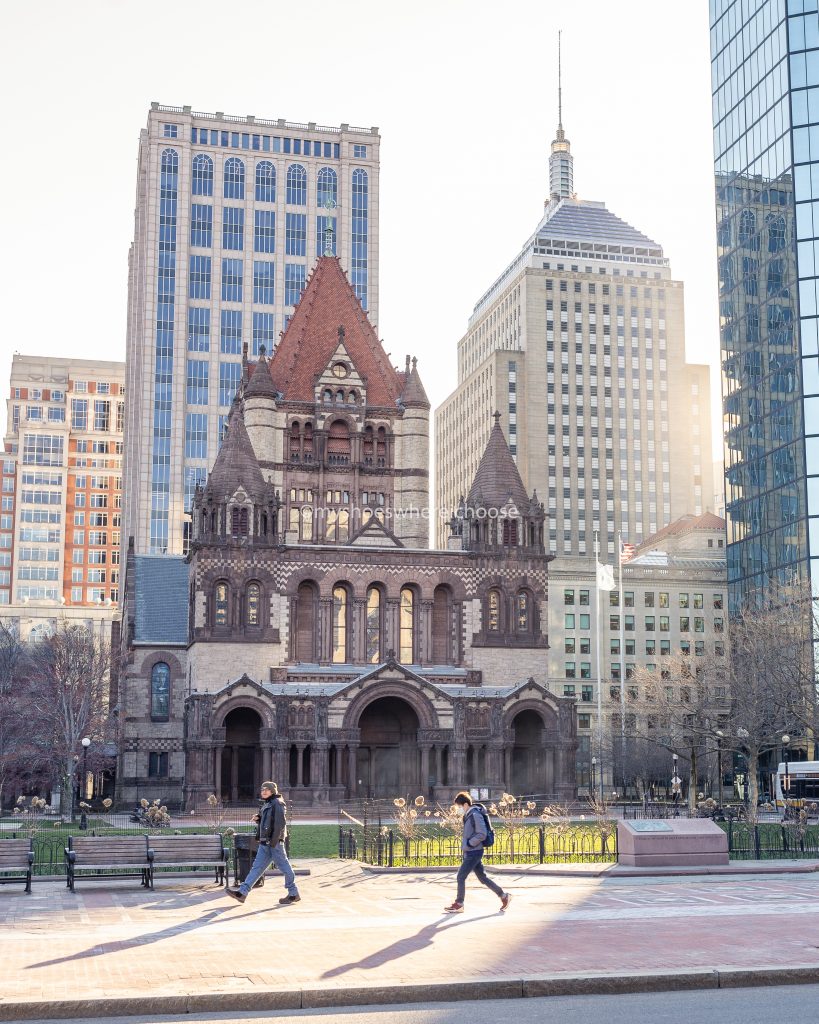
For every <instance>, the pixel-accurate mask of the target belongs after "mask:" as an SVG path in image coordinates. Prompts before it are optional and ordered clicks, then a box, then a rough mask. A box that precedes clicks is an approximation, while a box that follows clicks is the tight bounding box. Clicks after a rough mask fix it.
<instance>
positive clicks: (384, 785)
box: [356, 697, 421, 797]
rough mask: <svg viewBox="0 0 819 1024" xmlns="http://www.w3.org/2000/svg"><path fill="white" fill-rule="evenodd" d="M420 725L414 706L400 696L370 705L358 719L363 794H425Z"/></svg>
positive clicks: (361, 789) (360, 784) (357, 768)
mask: <svg viewBox="0 0 819 1024" xmlns="http://www.w3.org/2000/svg"><path fill="white" fill-rule="evenodd" d="M419 724H420V723H419V721H418V715H417V714H416V713H415V711H414V709H413V708H412V706H411V705H410V704H408V703H407V701H405V700H401V698H400V697H381V698H379V699H378V700H374V701H373V702H372V704H368V705H367V707H366V708H365V709H364V711H363V712H362V713H361V717H360V718H359V720H358V728H359V729H360V730H361V739H360V742H359V747H358V752H357V758H356V771H357V774H358V779H357V781H358V783H359V786H358V792H359V795H361V796H381V797H386V796H405V795H407V794H410V795H414V794H416V793H420V792H421V787H420V777H421V770H420V769H421V765H420V752H419V749H418V728H419Z"/></svg>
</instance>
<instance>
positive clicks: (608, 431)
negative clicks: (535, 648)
mask: <svg viewBox="0 0 819 1024" xmlns="http://www.w3.org/2000/svg"><path fill="white" fill-rule="evenodd" d="M572 188H573V167H572V156H571V152H570V147H569V142H568V140H567V139H566V137H565V134H564V132H563V126H562V123H561V124H560V126H559V128H558V133H557V137H556V139H555V141H554V142H553V143H552V156H551V159H550V193H551V195H550V199H549V201H548V202H547V204H546V209H545V213H544V216H543V219H542V220H541V222H540V224H539V225H538V227H537V229H536V231H535V232H534V233H533V234H532V236H531V237H530V238H529V240H528V241H527V242H526V244H525V245H524V246H523V248H522V250H521V251H520V253H519V254H518V255H517V256H516V257H515V259H514V260H513V261H512V262H511V263H510V264H509V266H508V267H507V268H506V270H504V272H503V273H502V274H501V275H500V277H499V278H498V279H497V280H496V281H495V282H494V283H493V284H492V286H491V287H490V288H489V289H488V290H487V291H486V292H485V294H484V295H483V296H482V297H481V298H480V299H479V300H478V302H477V304H476V306H475V308H474V310H473V312H472V316H471V317H470V320H469V327H468V330H467V333H466V334H465V335H464V337H463V338H462V339H461V340H460V342H459V343H458V386H457V388H456V390H455V391H454V392H453V393H452V394H451V395H450V396H449V398H447V399H446V401H445V402H444V403H443V404H442V405H441V406H440V407H439V408H438V409H437V410H436V414H435V452H436V471H435V472H436V505H437V508H438V511H439V522H438V533H437V542H438V543H439V544H441V545H442V544H443V542H444V538H445V536H446V529H445V523H444V522H443V520H445V519H446V518H447V517H448V515H449V514H451V511H452V510H453V509H455V508H457V505H458V502H459V500H460V498H461V496H462V495H465V494H466V492H467V491H468V489H469V484H470V481H471V480H472V478H473V476H474V474H475V470H476V468H477V465H478V461H479V459H480V456H481V453H482V452H483V449H484V447H485V445H486V441H487V437H488V433H489V424H491V422H492V419H491V417H492V413H493V412H494V411H495V410H496V409H497V410H498V411H499V412H500V414H501V421H502V424H503V426H504V430H505V432H506V435H507V437H508V438H509V444H510V447H511V450H512V452H513V454H514V455H515V457H516V460H517V464H518V468H519V470H520V473H521V476H522V478H523V481H524V484H525V485H526V488H527V490H528V491H529V492H531V491H532V490H536V491H537V494H538V497H539V498H540V500H541V501H543V502H544V503H545V505H546V509H547V522H548V527H549V536H548V548H549V550H550V551H551V552H552V553H554V554H558V555H563V554H566V555H570V554H573V555H586V554H591V553H592V551H593V549H594V535H595V533H596V532H597V531H599V532H600V539H601V553H602V555H603V557H604V559H605V558H606V556H607V555H609V556H610V555H612V554H613V553H614V550H615V545H616V540H617V532H618V531H620V530H622V532H623V536H624V538H625V539H627V540H629V541H630V542H632V543H636V544H639V543H640V542H641V541H643V540H644V539H645V538H647V537H649V536H650V535H651V534H654V533H656V532H657V531H658V530H659V529H661V528H662V527H663V526H665V525H667V524H668V523H670V522H672V521H673V520H675V519H677V518H679V517H680V516H682V515H684V514H686V513H694V514H700V513H701V512H704V511H706V510H708V509H709V508H710V505H711V503H712V501H713V498H712V496H713V493H714V487H713V479H712V475H713V467H712V458H711V418H710V395H709V390H710V385H709V371H708V367H707V366H699V365H692V364H689V363H686V361H685V334H684V321H683V286H682V283H681V282H680V281H675V280H674V279H673V278H672V276H671V270H670V267H669V262H668V260H667V259H666V258H665V256H664V254H663V250H662V248H661V247H660V246H659V245H658V244H657V243H656V242H653V241H652V240H651V239H650V238H648V237H647V236H646V235H644V234H642V233H641V232H639V231H637V230H636V229H635V228H633V227H631V225H629V224H627V223H625V221H622V220H620V218H619V217H616V216H615V215H614V214H613V213H611V212H610V211H609V210H608V209H606V207H605V205H604V204H603V203H599V202H589V201H586V200H580V199H578V198H577V197H576V196H575V195H574V194H572V191H571V190H572Z"/></svg>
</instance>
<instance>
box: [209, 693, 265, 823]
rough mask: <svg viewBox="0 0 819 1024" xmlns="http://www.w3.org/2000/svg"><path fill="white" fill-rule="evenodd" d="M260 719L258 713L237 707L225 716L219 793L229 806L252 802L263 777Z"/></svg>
mask: <svg viewBox="0 0 819 1024" xmlns="http://www.w3.org/2000/svg"><path fill="white" fill-rule="evenodd" d="M261 728H262V719H261V715H259V713H258V711H254V710H253V708H249V707H238V708H234V709H233V710H232V711H229V712H228V713H227V715H226V716H225V746H224V751H223V754H222V778H221V780H220V782H221V792H222V795H223V797H224V798H225V799H227V800H229V801H230V803H233V804H235V803H248V802H250V801H251V800H255V799H256V797H257V795H258V792H259V786H260V785H261V783H262V782H263V781H264V780H263V779H262V777H261V775H262V748H261V744H260V742H259V740H260V735H259V734H260V730H261Z"/></svg>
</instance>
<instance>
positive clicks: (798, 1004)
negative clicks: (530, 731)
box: [21, 985, 819, 1024]
mask: <svg viewBox="0 0 819 1024" xmlns="http://www.w3.org/2000/svg"><path fill="white" fill-rule="evenodd" d="M817 1006H819V985H787V986H778V987H775V988H739V989H719V990H715V989H709V990H704V991H698V992H657V993H651V994H649V995H621V996H568V997H565V998H564V997H560V998H549V999H502V1000H500V999H499V1000H483V1001H479V1002H459V1003H430V1004H427V1005H424V1004H412V1005H409V1006H379V1007H371V1006H369V1007H360V1008H355V1007H353V1008H347V1009H344V1010H343V1011H337V1010H332V1009H328V1010H280V1011H278V1012H270V1011H268V1012H266V1013H258V1014H255V1015H251V1016H248V1015H247V1014H238V1013H237V1014H185V1015H183V1016H159V1017H157V1016H146V1017H105V1018H95V1020H96V1021H98V1022H99V1024H200V1022H201V1024H205V1022H207V1024H256V1022H258V1021H263V1020H267V1021H269V1020H284V1019H293V1020H296V1021H298V1020H305V1019H307V1020H309V1019H313V1018H320V1020H321V1024H502V1022H505V1021H508V1020H514V1021H515V1024H552V1022H554V1024H589V1021H600V1020H603V1021H605V1022H606V1024H666V1022H667V1024H682V1022H684V1024H714V1022H715V1021H718V1022H719V1024H771V1021H775V1020H813V1018H814V1016H815V1014H816V1007H817ZM90 1020H91V1018H88V1017H85V1018H82V1021H79V1020H76V1021H66V1022H63V1024H88V1022H89V1021H90ZM21 1024H22V1022H21ZM26 1024H46V1022H45V1021H34V1022H32V1021H27V1022H26ZM48 1024H54V1022H53V1021H49V1022H48Z"/></svg>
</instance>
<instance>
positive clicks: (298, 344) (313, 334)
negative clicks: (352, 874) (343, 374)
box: [250, 256, 403, 406]
mask: <svg viewBox="0 0 819 1024" xmlns="http://www.w3.org/2000/svg"><path fill="white" fill-rule="evenodd" d="M340 327H343V328H344V331H343V337H342V338H341V339H340V336H339V328H340ZM339 340H342V341H343V343H344V347H345V349H346V350H347V354H348V355H349V357H350V359H351V360H352V362H353V364H354V365H355V368H356V370H357V371H358V373H359V374H360V376H361V378H362V380H363V381H364V386H365V387H366V389H367V404H368V405H370V406H373V405H381V406H394V405H395V402H396V400H397V399H398V398H400V396H401V392H402V390H403V381H402V379H401V375H400V374H399V373H398V371H397V370H396V369H395V368H394V367H393V366H392V365H391V364H390V360H389V358H388V356H387V353H386V352H385V351H384V349H383V347H382V345H381V342H380V341H379V340H378V337H377V335H376V333H375V330H374V329H373V326H372V324H371V323H370V321H369V320H368V319H367V314H366V313H365V312H364V310H363V308H362V306H361V303H360V302H359V300H358V298H357V297H356V294H355V292H354V291H353V289H352V286H351V285H350V282H349V281H348V280H347V275H346V274H345V273H344V271H343V270H342V269H341V264H340V263H339V261H338V259H337V258H336V257H335V256H322V257H321V258H320V259H319V261H318V263H317V264H316V266H315V268H314V270H313V272H312V274H311V275H310V278H309V280H308V281H307V284H306V286H305V288H304V291H303V292H302V296H301V300H300V301H299V304H298V305H297V306H296V310H295V312H294V313H293V318H292V319H291V321H290V323H289V324H288V326H287V330H286V331H285V332H284V334H283V335H282V337H281V340H280V341H279V344H278V345H277V346H276V349H275V351H274V352H273V356H272V358H271V360H270V364H269V365H270V370H269V372H270V376H271V377H272V380H273V382H274V385H275V387H276V389H277V390H279V391H281V392H282V394H283V395H284V399H285V401H294V402H312V401H314V400H315V385H316V380H317V378H318V377H319V376H320V375H321V374H322V373H324V371H325V370H326V369H327V367H328V365H329V364H330V362H331V361H332V359H333V356H334V354H335V352H336V349H337V348H338V345H339ZM260 369H262V364H261V363H260V365H259V367H257V370H256V373H258V372H259V370H260ZM254 378H255V373H254V377H251V383H250V387H253V380H254ZM257 387H258V383H257Z"/></svg>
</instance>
